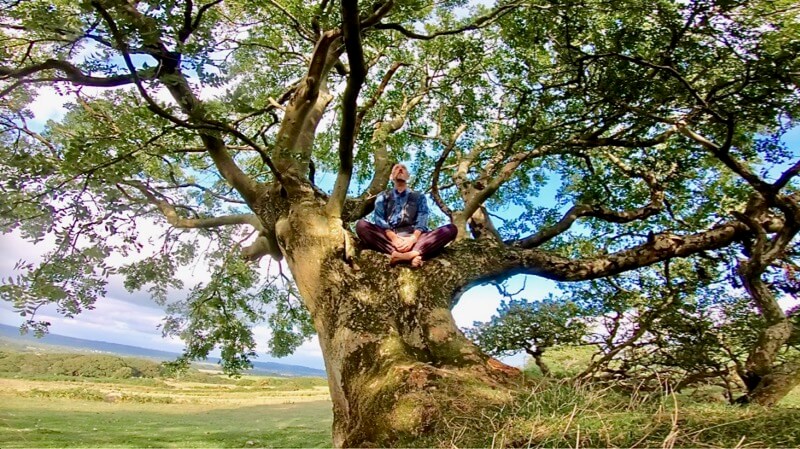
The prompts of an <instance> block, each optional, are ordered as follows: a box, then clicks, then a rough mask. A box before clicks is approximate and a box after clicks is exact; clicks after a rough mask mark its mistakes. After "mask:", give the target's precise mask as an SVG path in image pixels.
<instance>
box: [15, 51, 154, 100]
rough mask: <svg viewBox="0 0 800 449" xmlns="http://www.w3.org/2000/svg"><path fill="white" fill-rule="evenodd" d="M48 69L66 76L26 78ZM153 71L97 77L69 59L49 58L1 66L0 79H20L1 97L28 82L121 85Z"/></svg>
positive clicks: (149, 77)
mask: <svg viewBox="0 0 800 449" xmlns="http://www.w3.org/2000/svg"><path fill="white" fill-rule="evenodd" d="M46 70H54V71H57V72H62V73H64V75H65V76H63V77H46V78H36V79H30V78H26V77H28V76H30V75H33V74H36V73H39V72H43V71H46ZM153 75H154V73H153V71H152V70H148V71H147V72H136V73H131V74H127V75H115V76H109V77H97V76H91V75H87V74H85V73H83V72H82V71H81V69H79V68H78V67H76V66H75V65H73V64H71V63H69V62H67V61H60V60H57V59H48V60H46V61H44V62H41V63H39V64H34V65H31V66H27V67H23V68H19V69H12V68H10V67H2V66H0V79H9V78H10V79H16V80H18V81H17V82H16V83H14V84H12V85H11V86H9V87H8V88H6V89H4V90H3V91H2V93H0V97H2V96H4V95H6V94H8V93H9V92H11V91H12V90H14V89H15V88H17V87H19V86H20V85H22V84H26V83H41V82H59V81H64V82H70V83H73V84H77V85H80V86H89V87H119V86H124V85H127V84H133V83H134V82H135V80H136V79H137V77H138V78H139V79H143V80H149V79H153Z"/></svg>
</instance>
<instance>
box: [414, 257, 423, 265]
mask: <svg viewBox="0 0 800 449" xmlns="http://www.w3.org/2000/svg"><path fill="white" fill-rule="evenodd" d="M422 264H423V260H422V256H417V257H415V258H413V259H411V266H412V267H414V268H419V267H421V266H422Z"/></svg>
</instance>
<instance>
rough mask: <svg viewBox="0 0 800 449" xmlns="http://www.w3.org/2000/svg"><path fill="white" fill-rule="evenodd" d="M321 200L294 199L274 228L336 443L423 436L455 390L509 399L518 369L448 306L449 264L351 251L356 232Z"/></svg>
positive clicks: (487, 401) (433, 428)
mask: <svg viewBox="0 0 800 449" xmlns="http://www.w3.org/2000/svg"><path fill="white" fill-rule="evenodd" d="M323 208H324V205H323V204H321V203H315V202H313V201H309V202H306V203H300V204H297V203H295V205H293V206H292V207H291V209H290V210H289V212H288V213H287V214H286V215H285V216H284V217H283V218H281V219H279V220H278V222H277V224H276V233H277V237H278V241H279V243H280V245H281V248H282V250H283V252H284V256H285V258H286V261H287V263H288V264H289V267H290V269H291V271H292V273H293V275H294V279H295V282H296V283H297V286H298V290H299V291H300V293H301V295H302V296H303V298H304V300H305V302H306V305H307V306H308V309H309V311H310V312H311V315H312V317H313V319H314V324H315V327H316V330H317V332H318V334H319V341H320V345H321V347H322V352H323V355H324V359H325V366H326V370H327V373H328V381H329V385H330V391H331V398H332V401H333V413H334V424H333V441H334V445H335V446H337V447H364V446H394V445H403V446H413V445H415V444H425V443H419V442H422V441H425V442H428V441H431V438H435V435H434V434H435V433H436V432H437V429H438V428H439V425H440V424H441V422H442V420H443V418H444V417H445V416H446V414H447V408H448V404H451V401H452V399H453V397H454V396H460V395H453V392H454V391H460V392H463V393H466V394H469V395H470V397H471V398H472V399H471V400H474V401H475V404H480V405H481V406H489V405H491V404H496V403H498V402H502V401H504V400H508V399H509V398H510V397H511V396H510V395H509V393H510V392H511V391H512V390H513V386H514V384H515V383H516V382H518V381H519V377H518V375H515V374H518V372H516V371H515V370H508V369H503V368H505V367H503V366H498V365H497V364H496V362H494V361H493V362H492V363H491V364H490V363H489V358H488V357H487V356H485V355H484V354H483V353H481V351H479V350H478V348H477V347H475V345H473V344H472V343H471V342H470V341H469V340H467V339H466V338H465V337H464V335H463V334H462V333H461V331H460V330H459V329H458V327H457V326H456V324H455V321H454V319H453V316H452V314H451V311H450V308H451V305H452V299H453V296H454V295H455V294H456V293H457V292H455V291H454V290H453V287H452V285H455V284H453V283H451V282H448V281H447V280H448V279H457V278H458V276H457V274H456V273H452V272H451V270H454V269H455V266H454V265H453V264H450V263H448V262H446V261H445V260H444V259H442V260H437V259H433V260H430V261H428V262H427V263H426V264H425V266H424V267H422V268H421V269H411V268H408V267H390V266H389V263H388V256H385V255H382V254H378V253H375V252H373V251H355V252H352V253H350V252H349V251H348V246H349V245H351V243H348V242H351V241H352V240H351V239H352V235H351V234H349V232H348V231H346V230H345V229H344V228H343V226H342V222H341V221H340V220H336V219H330V218H325V215H324V214H323V213H322V211H323ZM415 442H417V443H415Z"/></svg>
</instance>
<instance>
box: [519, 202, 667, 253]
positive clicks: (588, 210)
mask: <svg viewBox="0 0 800 449" xmlns="http://www.w3.org/2000/svg"><path fill="white" fill-rule="evenodd" d="M661 210H662V206H660V205H657V204H654V203H652V202H651V203H650V204H648V205H647V206H644V207H639V208H636V209H632V210H628V211H624V212H617V211H614V210H612V209H610V208H608V207H605V206H597V205H591V204H579V205H576V206H573V207H572V208H571V209H570V210H568V211H567V213H566V214H564V216H563V217H562V218H561V220H559V221H558V223H556V224H555V225H553V226H551V227H549V228H545V229H542V230H540V231H539V232H537V233H536V234H533V235H531V236H529V237H525V238H524V239H520V240H516V241H513V242H510V245H512V246H515V247H519V248H536V247H538V246H541V245H543V244H544V243H546V242H548V241H550V240H551V239H553V238H554V237H556V236H557V235H559V234H562V233H564V232H566V231H567V230H568V229H569V228H570V227H571V226H572V225H573V224H574V223H575V221H576V220H578V219H579V218H583V217H594V218H599V219H601V220H605V221H608V222H611V223H630V222H632V221H636V220H643V219H645V218H648V217H651V216H653V215H655V214H657V213H659V212H661Z"/></svg>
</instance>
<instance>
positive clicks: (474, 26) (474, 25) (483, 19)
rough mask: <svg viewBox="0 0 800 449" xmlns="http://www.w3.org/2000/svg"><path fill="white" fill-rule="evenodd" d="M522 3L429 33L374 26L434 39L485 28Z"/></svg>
mask: <svg viewBox="0 0 800 449" xmlns="http://www.w3.org/2000/svg"><path fill="white" fill-rule="evenodd" d="M522 4H523V2H514V3H509V4H507V5H502V6H498V7H497V8H495V9H494V10H492V11H490V12H488V13H486V14H484V15H482V16H479V17H477V18H475V20H473V21H472V22H471V23H469V24H467V25H464V26H462V27H459V28H455V29H452V30H442V31H436V32H434V33H431V34H419V33H416V32H414V31H411V30H409V29H407V28H405V27H404V26H403V25H400V24H399V23H376V24H375V26H374V28H375V29H378V30H394V31H398V32H399V33H400V34H402V35H404V36H406V37H408V38H411V39H420V40H431V39H435V38H437V37H439V36H450V35H453V34H461V33H463V32H466V31H472V30H479V29H481V28H485V27H487V26H489V25H491V24H492V23H494V22H495V21H497V19H499V18H501V17H503V16H504V15H505V14H507V13H509V12H510V11H511V10H513V9H514V8H517V7H518V6H521V5H522ZM529 7H532V6H531V5H529ZM540 8H546V7H540Z"/></svg>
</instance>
